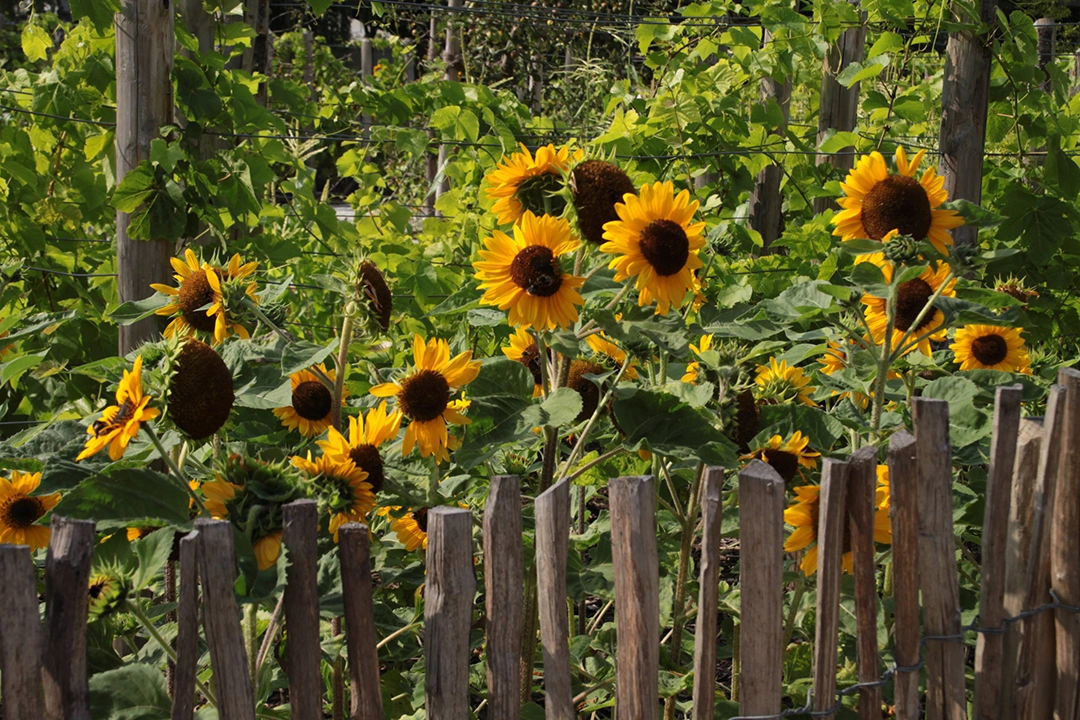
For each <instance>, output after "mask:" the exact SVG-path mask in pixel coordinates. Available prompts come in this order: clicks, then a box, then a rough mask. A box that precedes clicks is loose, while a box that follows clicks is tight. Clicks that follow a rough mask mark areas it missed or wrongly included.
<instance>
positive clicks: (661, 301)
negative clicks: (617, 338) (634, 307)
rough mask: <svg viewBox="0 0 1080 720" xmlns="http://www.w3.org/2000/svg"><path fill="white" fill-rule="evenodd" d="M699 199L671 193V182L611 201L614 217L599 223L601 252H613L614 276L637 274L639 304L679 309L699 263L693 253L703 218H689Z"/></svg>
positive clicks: (699, 245) (700, 240)
mask: <svg viewBox="0 0 1080 720" xmlns="http://www.w3.org/2000/svg"><path fill="white" fill-rule="evenodd" d="M698 204H699V203H698V201H697V200H694V201H691V200H690V192H689V191H688V190H683V191H682V192H680V193H679V194H678V195H676V194H675V186H674V185H673V184H672V183H670V182H666V183H660V182H657V183H654V184H652V185H645V186H644V187H642V188H641V195H640V196H638V195H631V194H626V195H624V196H623V201H622V202H621V203H618V204H616V205H615V211H616V213H618V215H619V219H618V220H615V221H613V222H609V223H607V224H606V225H604V239H605V240H606V242H605V243H604V244H603V245H601V246H600V251H601V252H606V253H612V254H614V255H615V256H616V257H615V258H614V259H612V260H611V262H610V263H609V264H608V267H610V268H614V269H615V280H616V281H617V282H621V281H623V280H627V279H629V278H632V277H636V278H637V289H638V305H641V306H645V305H648V304H650V303H651V302H652V301H653V300H654V299H655V300H656V314H657V315H666V314H667V313H668V310H669V309H671V307H672V306H674V307H676V308H679V307H681V306H682V304H683V300H684V299H685V298H686V294H687V293H688V292H689V291H691V290H696V289H697V281H696V280H695V278H694V271H695V270H697V269H698V268H700V267H702V262H701V260H700V259H699V258H698V253H699V252H701V250H702V249H703V248H704V247H705V237H704V236H703V235H702V231H703V230H704V229H705V223H703V222H697V223H695V222H692V220H693V217H694V213H695V212H697V209H698Z"/></svg>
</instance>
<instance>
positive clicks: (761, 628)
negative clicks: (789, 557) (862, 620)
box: [739, 460, 784, 715]
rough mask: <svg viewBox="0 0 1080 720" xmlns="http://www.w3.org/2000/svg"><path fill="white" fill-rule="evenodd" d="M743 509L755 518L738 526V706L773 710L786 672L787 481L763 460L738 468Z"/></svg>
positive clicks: (756, 711) (752, 711)
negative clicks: (739, 627)
mask: <svg viewBox="0 0 1080 720" xmlns="http://www.w3.org/2000/svg"><path fill="white" fill-rule="evenodd" d="M739 512H740V515H742V517H747V518H754V521H753V522H749V523H742V525H741V526H740V528H739V547H740V550H739V556H740V557H741V558H742V560H741V562H740V563H739V587H740V588H741V596H740V610H739V613H740V624H741V626H742V637H741V638H740V640H741V642H740V648H739V650H740V654H739V665H740V672H741V674H742V685H741V688H740V695H739V697H740V699H741V703H740V705H739V712H740V714H742V715H770V714H774V713H779V712H780V700H781V681H782V678H783V673H782V664H783V659H784V652H783V650H784V648H783V642H784V637H783V635H784V628H783V605H784V585H783V578H784V481H783V479H782V478H781V477H780V475H779V474H777V472H776V471H775V470H773V469H772V468H771V467H769V466H768V465H767V464H766V463H763V462H761V461H760V460H753V461H751V462H750V464H749V465H747V466H746V467H745V468H743V469H742V470H741V471H740V472H739Z"/></svg>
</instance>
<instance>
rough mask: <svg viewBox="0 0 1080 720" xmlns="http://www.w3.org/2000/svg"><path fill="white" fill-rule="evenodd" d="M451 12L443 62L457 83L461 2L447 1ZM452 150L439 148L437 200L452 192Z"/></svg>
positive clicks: (447, 78)
mask: <svg viewBox="0 0 1080 720" xmlns="http://www.w3.org/2000/svg"><path fill="white" fill-rule="evenodd" d="M447 5H448V6H449V7H450V12H449V13H448V14H447V17H446V48H445V49H444V50H443V62H444V63H445V64H446V73H445V75H444V79H446V80H449V81H451V82H457V81H458V80H459V79H460V73H459V70H460V67H461V39H460V38H459V37H458V35H457V31H456V30H455V23H456V20H455V19H454V8H458V7H461V0H447ZM449 151H450V148H449V147H447V146H446V145H440V146H439V160H438V172H440V173H442V180H440V181H439V185H438V187H436V188H435V200H436V201H438V199H439V197H440V196H441V195H442V194H443V193H446V192H449V190H450V180H449V179H448V178H447V177H446V163H447V161H448V159H449Z"/></svg>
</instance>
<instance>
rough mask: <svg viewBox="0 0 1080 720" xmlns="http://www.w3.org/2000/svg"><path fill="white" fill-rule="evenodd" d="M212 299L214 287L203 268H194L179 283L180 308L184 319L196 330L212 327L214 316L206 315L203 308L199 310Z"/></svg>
mask: <svg viewBox="0 0 1080 720" xmlns="http://www.w3.org/2000/svg"><path fill="white" fill-rule="evenodd" d="M213 301H214V288H212V287H210V281H209V280H207V279H206V271H205V270H196V271H195V272H193V273H191V274H190V275H188V276H187V278H186V279H185V280H184V281H183V282H181V283H180V295H179V304H180V310H181V311H182V312H183V316H184V321H185V322H186V323H187V324H188V325H190V326H191V327H193V328H195V329H196V330H202V331H203V332H211V331H212V330H213V329H214V320H215V318H213V317H210V316H208V315H207V314H206V311H205V310H199V308H201V307H205V306H206V305H209V304H210V303H212V302H213Z"/></svg>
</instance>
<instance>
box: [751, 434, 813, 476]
mask: <svg viewBox="0 0 1080 720" xmlns="http://www.w3.org/2000/svg"><path fill="white" fill-rule="evenodd" d="M809 444H810V438H809V437H806V436H805V435H803V434H802V431H800V430H796V431H795V432H794V433H793V434H792V435H791V437H790V438H788V439H787V440H784V438H783V436H781V435H773V436H772V437H771V438H769V442H768V443H767V444H765V445H763V446H760V447H758V448H756V449H755V450H753V451H752V452H750V453H749V454H748V455H744V456H743V460H752V459H753V458H759V459H761V460H764V461H765V462H767V463H768V464H769V465H770V466H772V469H773V470H775V471H776V472H777V473H778V474H779V475H780V477H782V478H783V479H784V482H790V481H791V479H792V478H794V477H795V475H796V474H797V473H799V467H800V466H802V467H805V468H815V467H817V459H818V458H819V457H821V453H819V452H815V451H813V450H808V449H807V446H808V445H809Z"/></svg>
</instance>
